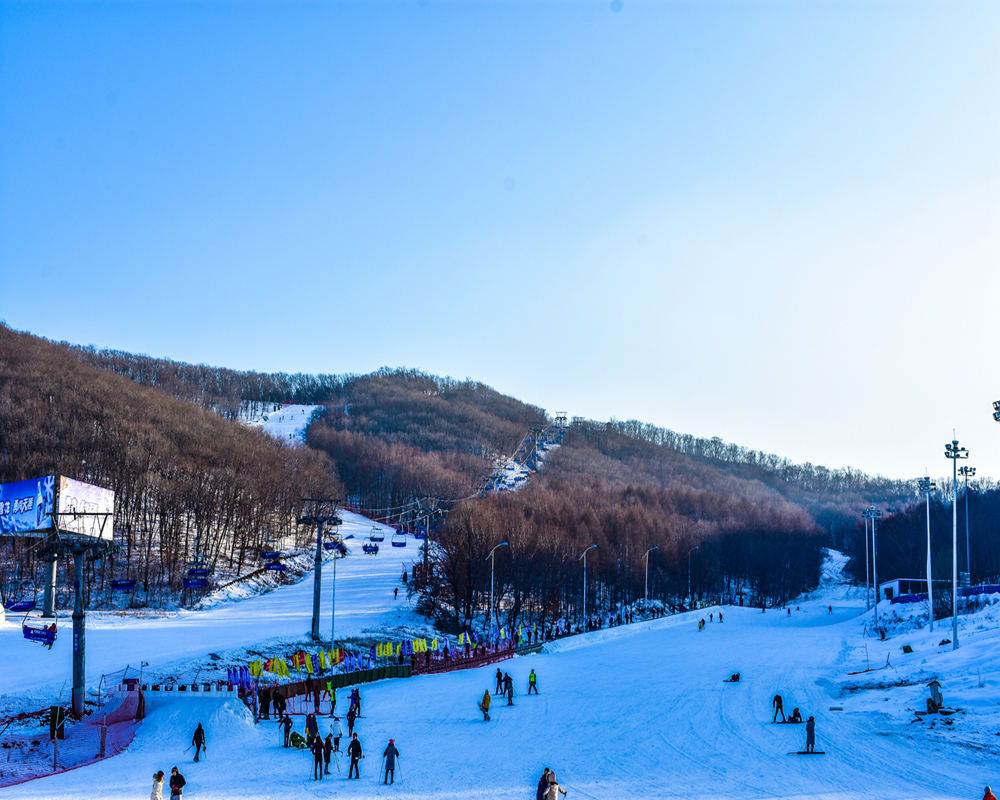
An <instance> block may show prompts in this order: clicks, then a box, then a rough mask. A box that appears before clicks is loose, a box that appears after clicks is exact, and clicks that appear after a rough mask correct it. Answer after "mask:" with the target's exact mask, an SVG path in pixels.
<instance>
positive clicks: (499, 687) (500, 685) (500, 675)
mask: <svg viewBox="0 0 1000 800" xmlns="http://www.w3.org/2000/svg"><path fill="white" fill-rule="evenodd" d="M502 690H503V673H502V672H501V671H500V667H497V690H496V691H495V692H494V694H500V692H501V691H502Z"/></svg>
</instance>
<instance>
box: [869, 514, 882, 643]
mask: <svg viewBox="0 0 1000 800" xmlns="http://www.w3.org/2000/svg"><path fill="white" fill-rule="evenodd" d="M868 513H869V514H870V515H871V518H872V586H873V587H874V588H875V622H876V623H877V622H878V601H879V596H878V571H877V570H876V568H875V567H876V563H877V562H876V561H875V523H876V522H877V521H878V520H880V519H881V518H882V512H881V511H879V510H878V509H877V508H875V506H872V507H871V508H870V509H868Z"/></svg>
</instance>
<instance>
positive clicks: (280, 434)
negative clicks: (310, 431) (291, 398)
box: [241, 403, 323, 444]
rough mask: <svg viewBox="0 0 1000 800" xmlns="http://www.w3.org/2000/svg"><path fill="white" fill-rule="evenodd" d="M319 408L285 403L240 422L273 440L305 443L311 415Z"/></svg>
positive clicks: (319, 407)
mask: <svg viewBox="0 0 1000 800" xmlns="http://www.w3.org/2000/svg"><path fill="white" fill-rule="evenodd" d="M269 405H270V404H269ZM321 408H323V406H308V405H301V404H295V403H286V404H283V405H281V406H280V407H279V408H277V409H276V410H275V409H271V408H269V409H268V410H266V411H264V412H263V413H261V414H260V415H258V416H255V417H246V418H244V419H242V420H241V421H242V422H243V423H244V424H246V425H249V426H251V427H255V428H260V429H261V430H262V431H266V432H267V433H269V434H270V435H271V436H273V437H274V438H275V439H281V440H282V441H283V442H291V443H293V444H299V443H301V442H303V441H305V436H306V428H308V427H309V423H310V422H312V418H313V414H314V413H316V411H318V410H319V409H321Z"/></svg>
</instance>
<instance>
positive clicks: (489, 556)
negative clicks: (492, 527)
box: [486, 542, 507, 627]
mask: <svg viewBox="0 0 1000 800" xmlns="http://www.w3.org/2000/svg"><path fill="white" fill-rule="evenodd" d="M506 546H507V542H500V544H498V545H497V546H496V547H494V548H493V549H492V550H490V554H489V555H488V556H487V557H486V560H487V561H489V562H490V610H489V612H488V613H487V614H486V621H487V623H489V621H490V617H492V616H493V567H494V564H495V558H496V557H495V556H494V555H493V554H494V553H495V552H496V551H497V547H506ZM496 616H497V620H496V624H497V626H498V627H499V625H500V619H499V617H500V615H499V614H497V615H496Z"/></svg>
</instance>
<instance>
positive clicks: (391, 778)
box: [382, 739, 399, 786]
mask: <svg viewBox="0 0 1000 800" xmlns="http://www.w3.org/2000/svg"><path fill="white" fill-rule="evenodd" d="M382 758H384V759H385V776H384V777H383V778H382V785H383V786H384V785H385V784H386V782H388V783H395V782H396V759H397V758H399V750H397V749H396V740H395V739H390V740H389V744H387V745H386V746H385V750H383V751H382Z"/></svg>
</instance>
